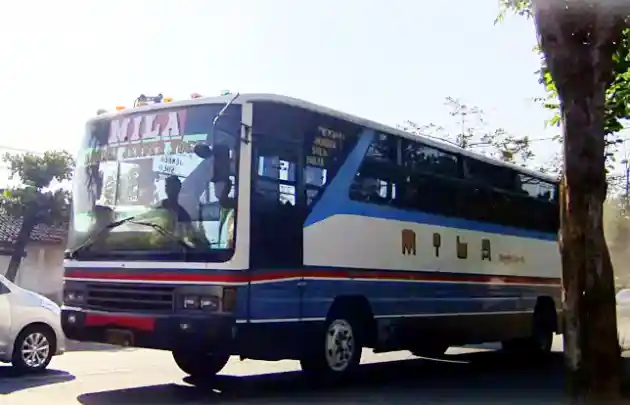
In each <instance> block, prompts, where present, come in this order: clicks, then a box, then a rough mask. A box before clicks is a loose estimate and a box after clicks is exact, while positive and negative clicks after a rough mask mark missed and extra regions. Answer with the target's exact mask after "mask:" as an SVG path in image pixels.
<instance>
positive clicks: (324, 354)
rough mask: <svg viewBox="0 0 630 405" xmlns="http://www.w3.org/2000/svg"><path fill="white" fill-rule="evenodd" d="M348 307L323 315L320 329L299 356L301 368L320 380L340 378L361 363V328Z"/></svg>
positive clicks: (362, 340)
mask: <svg viewBox="0 0 630 405" xmlns="http://www.w3.org/2000/svg"><path fill="white" fill-rule="evenodd" d="M362 329H363V328H362V324H361V322H360V321H359V319H358V318H357V317H356V316H353V315H351V314H350V311H344V310H334V309H333V311H331V313H330V315H329V316H328V318H327V319H326V323H325V325H324V328H323V333H321V334H318V336H316V337H315V339H313V340H312V343H311V347H309V348H307V353H306V354H305V356H304V357H303V358H302V359H300V365H301V367H302V370H303V371H304V372H305V373H306V374H307V375H308V376H309V377H316V378H318V379H320V380H322V379H323V380H328V381H330V380H341V379H343V378H346V377H347V376H349V375H351V374H352V373H353V372H354V371H356V369H357V368H358V366H359V364H360V363H361V354H362V351H363V342H364V331H363V330H362Z"/></svg>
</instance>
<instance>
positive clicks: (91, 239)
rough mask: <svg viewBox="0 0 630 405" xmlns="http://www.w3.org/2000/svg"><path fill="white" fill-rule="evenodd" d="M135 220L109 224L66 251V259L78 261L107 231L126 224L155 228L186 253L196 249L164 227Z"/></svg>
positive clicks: (132, 218)
mask: <svg viewBox="0 0 630 405" xmlns="http://www.w3.org/2000/svg"><path fill="white" fill-rule="evenodd" d="M135 219H136V216H135V215H134V216H131V217H127V218H123V219H120V220H118V221H114V222H111V223H109V224H107V226H105V227H104V228H102V229H100V230H99V231H98V232H96V233H93V234H92V235H91V236H90V237H89V238H87V240H86V241H85V242H83V243H82V244H80V245H79V246H77V247H76V248H74V249H71V250H66V251H65V252H64V257H65V258H66V259H76V257H77V254H78V253H80V252H82V251H84V250H85V249H88V248H89V247H90V246H92V245H93V244H94V243H95V242H96V239H97V238H98V237H99V236H100V235H102V234H103V233H104V232H105V231H108V230H110V229H114V228H117V227H119V226H121V225H123V224H126V223H130V224H135V225H144V226H150V227H151V228H153V229H155V230H156V231H158V232H159V233H160V234H162V235H164V236H167V237H169V238H171V239H173V240H175V241H176V242H177V243H179V244H180V245H181V246H183V247H184V249H185V250H186V252H188V251H189V250H190V249H194V248H195V245H194V244H192V243H190V242H188V241H185V240H183V239H181V238H180V237H178V236H177V235H175V234H174V233H172V232H170V231H169V230H167V229H165V228H164V227H162V226H160V225H158V224H154V223H152V222H145V221H136V220H135Z"/></svg>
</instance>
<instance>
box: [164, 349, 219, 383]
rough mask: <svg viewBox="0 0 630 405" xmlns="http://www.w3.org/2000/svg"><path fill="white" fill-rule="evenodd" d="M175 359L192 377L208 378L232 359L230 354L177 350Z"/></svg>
mask: <svg viewBox="0 0 630 405" xmlns="http://www.w3.org/2000/svg"><path fill="white" fill-rule="evenodd" d="M173 359H174V360H175V363H176V364H177V366H178V367H179V368H180V369H181V370H182V371H183V372H184V373H186V374H188V375H190V376H191V377H202V378H203V377H206V378H207V377H214V376H215V375H217V374H218V373H219V371H221V370H222V369H223V367H225V365H226V364H227V362H228V361H229V360H230V355H229V354H228V353H226V354H217V353H196V352H192V351H183V350H182V351H180V350H175V351H173Z"/></svg>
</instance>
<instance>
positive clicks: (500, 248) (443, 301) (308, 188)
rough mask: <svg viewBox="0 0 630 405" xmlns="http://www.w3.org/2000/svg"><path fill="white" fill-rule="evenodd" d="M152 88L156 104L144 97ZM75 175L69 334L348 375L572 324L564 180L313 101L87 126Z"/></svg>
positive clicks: (142, 116)
mask: <svg viewBox="0 0 630 405" xmlns="http://www.w3.org/2000/svg"><path fill="white" fill-rule="evenodd" d="M145 98H146V97H145ZM85 131H86V132H85V136H84V138H83V142H82V144H81V147H80V152H79V157H78V161H77V162H78V165H77V169H76V173H75V177H74V180H73V206H72V220H71V223H70V229H69V241H68V249H67V250H66V254H65V261H64V265H65V274H64V280H65V281H64V306H63V309H62V324H63V328H64V332H65V334H66V336H67V337H68V338H69V339H73V340H78V341H90V342H103V343H110V344H115V345H122V346H132V347H141V348H153V349H162V350H168V351H171V352H172V355H173V358H174V361H175V363H176V364H177V365H178V366H179V367H180V368H181V369H182V370H183V371H184V372H185V373H187V374H190V375H192V376H199V377H204V376H206V377H207V376H213V375H215V374H217V373H218V372H220V371H221V370H222V368H223V367H224V366H225V365H226V363H227V362H228V360H229V358H230V356H233V355H236V356H240V358H241V359H246V358H247V359H257V360H266V361H273V360H281V359H295V360H299V361H300V364H301V366H302V369H303V370H304V371H305V372H308V373H312V374H316V375H318V376H328V377H333V378H337V377H341V376H346V375H348V374H349V373H351V372H352V371H354V370H355V369H356V368H357V366H358V365H359V363H360V358H361V353H362V351H363V350H364V349H366V348H368V349H372V350H373V351H374V352H377V353H380V352H388V351H399V350H409V351H411V353H413V354H415V355H418V356H439V355H442V354H443V353H444V352H445V351H446V350H447V349H448V348H449V347H450V346H457V345H465V344H478V343H484V342H502V343H503V346H504V348H505V349H506V350H509V351H511V352H513V353H521V354H527V355H528V356H541V358H542V357H544V356H545V354H547V353H549V351H550V350H551V345H552V340H553V336H554V334H556V333H561V327H560V325H561V295H562V289H561V263H560V254H559V249H558V241H557V234H558V228H559V203H558V184H557V181H556V179H554V178H553V177H550V176H546V175H544V174H542V173H539V172H537V171H533V170H529V169H526V168H524V167H519V166H516V165H512V164H508V163H504V162H501V161H498V160H494V159H491V158H488V157H485V156H483V155H480V154H475V153H471V152H469V151H467V150H463V149H460V148H457V147H454V146H452V145H449V144H447V143H442V142H439V141H434V140H432V139H429V138H426V137H422V136H417V135H412V134H409V133H406V132H403V131H401V130H398V129H395V128H391V127H388V126H385V125H381V124H378V123H376V122H372V121H369V120H367V119H362V118H358V117H355V116H352V115H349V114H345V113H342V112H339V111H335V110H333V109H330V108H325V107H322V106H319V105H316V104H312V103H309V102H306V101H302V100H298V99H295V98H290V97H286V96H281V95H270V94H236V95H233V94H226V95H222V96H219V97H196V98H191V99H188V100H177V101H171V100H170V99H169V100H168V101H164V99H162V100H160V102H155V103H142V105H138V103H135V104H134V107H132V108H127V109H123V108H117V110H116V111H115V112H111V113H108V112H102V111H101V113H100V114H99V115H97V116H96V117H94V118H93V119H91V120H89V121H88V122H87V125H86V130H85Z"/></svg>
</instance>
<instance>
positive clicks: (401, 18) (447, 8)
mask: <svg viewBox="0 0 630 405" xmlns="http://www.w3.org/2000/svg"><path fill="white" fill-rule="evenodd" d="M497 3H498V1H497V0H477V1H471V0H452V1H427V0H416V1H409V0H388V1H378V0H343V1H339V0H319V1H317V2H311V1H304V0H302V1H300V0H264V1H262V0H231V1H218V0H199V1H195V0H178V1H173V0H169V1H167V0H151V1H144V0H133V1H129V0H127V1H122V0H110V1H107V2H105V1H98V2H97V1H92V0H82V1H78V0H76V1H72V0H57V1H55V2H49V1H26V0H23V1H21V2H10V3H7V4H10V5H4V6H2V7H1V8H0V9H1V10H2V12H0V35H1V39H0V58H1V60H2V63H1V64H0V91H1V93H0V94H1V97H0V111H1V112H2V113H1V114H0V115H1V117H2V118H1V119H2V127H3V128H2V134H3V135H2V137H0V145H2V146H11V147H16V148H26V149H31V150H45V149H50V148H67V149H69V150H70V151H72V152H75V151H76V149H77V147H78V140H79V138H80V137H81V135H82V131H83V127H84V121H85V120H86V119H87V118H88V117H90V116H92V115H94V113H95V112H96V110H97V109H98V108H106V109H112V108H113V107H114V106H115V105H121V104H126V105H130V104H131V103H132V102H133V99H134V98H135V97H137V96H138V95H139V94H140V93H146V94H154V93H158V92H162V93H164V94H165V95H167V96H173V97H174V98H183V97H188V95H189V94H190V93H191V92H199V93H202V94H207V95H213V94H218V93H219V92H220V91H221V90H223V89H229V90H232V91H240V92H272V93H280V94H285V95H289V96H294V97H298V98H303V99H306V100H309V101H313V102H316V103H320V104H324V105H327V106H329V107H332V108H337V109H340V110H343V111H346V112H349V113H353V114H357V115H360V116H363V117H366V118H370V119H373V120H376V121H380V122H383V123H386V124H390V125H396V124H401V123H402V122H403V121H405V120H407V119H411V120H415V121H417V122H419V123H423V124H424V123H430V122H433V123H436V124H440V125H448V124H449V123H450V122H452V119H451V118H450V117H449V116H448V110H447V108H446V107H445V106H444V98H445V97H447V96H452V97H455V98H460V99H461V100H462V101H464V102H466V103H470V104H474V105H478V106H479V107H481V108H482V109H484V110H485V112H486V118H487V120H488V121H489V122H490V123H491V124H492V125H493V126H495V127H503V128H505V129H506V130H508V131H509V132H512V133H514V134H517V135H529V136H530V137H532V138H540V137H544V136H548V135H553V134H554V133H555V129H548V130H547V132H545V126H544V121H545V119H546V118H548V117H549V114H548V113H547V112H546V111H543V110H542V109H541V108H540V107H538V106H536V105H535V104H534V103H533V102H532V101H531V100H532V98H533V97H535V96H540V95H542V94H543V93H542V88H541V86H540V85H539V84H538V83H537V77H536V76H535V75H534V71H535V70H536V69H537V68H538V67H539V57H538V56H537V55H536V54H535V53H534V52H533V51H532V48H533V47H534V45H535V42H536V38H535V33H534V29H533V25H532V23H531V21H527V20H524V19H522V18H517V17H514V18H508V19H507V20H506V21H505V22H504V23H502V24H500V25H498V26H495V25H494V24H493V22H494V18H495V17H496V14H497V11H498V5H497ZM536 146H537V148H536V149H537V152H538V154H539V155H540V156H541V159H542V158H543V157H546V156H548V155H549V153H550V150H552V148H551V146H550V143H548V142H538V143H537V144H536Z"/></svg>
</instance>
